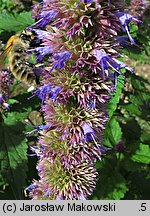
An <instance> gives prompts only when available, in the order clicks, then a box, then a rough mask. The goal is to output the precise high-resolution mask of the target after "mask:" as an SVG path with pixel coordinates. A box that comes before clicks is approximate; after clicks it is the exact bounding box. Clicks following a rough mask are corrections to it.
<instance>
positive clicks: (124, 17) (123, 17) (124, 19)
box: [116, 12, 142, 45]
mask: <svg viewBox="0 0 150 216" xmlns="http://www.w3.org/2000/svg"><path fill="white" fill-rule="evenodd" d="M116 15H117V17H118V18H119V21H120V23H121V25H122V30H123V31H124V32H126V33H127V34H128V37H129V39H130V41H131V44H134V45H136V43H135V42H134V39H133V38H132V36H131V34H130V28H129V26H128V25H129V23H130V21H131V20H133V21H135V22H138V23H142V21H140V20H138V19H136V18H135V17H133V16H132V15H130V14H127V13H124V12H117V13H116Z"/></svg>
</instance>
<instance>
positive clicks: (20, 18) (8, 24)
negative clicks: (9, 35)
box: [0, 12, 34, 33]
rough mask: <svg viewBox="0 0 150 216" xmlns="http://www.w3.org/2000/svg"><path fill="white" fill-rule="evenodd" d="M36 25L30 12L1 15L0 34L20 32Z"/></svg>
mask: <svg viewBox="0 0 150 216" xmlns="http://www.w3.org/2000/svg"><path fill="white" fill-rule="evenodd" d="M32 23H34V20H33V19H32V16H31V13H30V12H22V13H19V14H15V15H13V14H9V13H4V14H3V13H0V33H2V32H4V31H6V32H19V31H22V30H23V29H25V28H26V27H27V26H29V25H31V24H32Z"/></svg>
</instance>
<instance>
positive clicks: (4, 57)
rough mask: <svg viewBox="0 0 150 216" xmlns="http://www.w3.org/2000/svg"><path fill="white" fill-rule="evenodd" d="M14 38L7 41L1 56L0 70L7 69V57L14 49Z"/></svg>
mask: <svg viewBox="0 0 150 216" xmlns="http://www.w3.org/2000/svg"><path fill="white" fill-rule="evenodd" d="M14 38H15V36H14V35H13V36H11V37H10V39H9V40H8V41H7V44H6V48H5V50H4V51H3V52H2V53H1V54H0V69H6V65H7V56H8V53H9V52H10V50H11V48H12V45H13V41H14Z"/></svg>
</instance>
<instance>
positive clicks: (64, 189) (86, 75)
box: [29, 0, 140, 200]
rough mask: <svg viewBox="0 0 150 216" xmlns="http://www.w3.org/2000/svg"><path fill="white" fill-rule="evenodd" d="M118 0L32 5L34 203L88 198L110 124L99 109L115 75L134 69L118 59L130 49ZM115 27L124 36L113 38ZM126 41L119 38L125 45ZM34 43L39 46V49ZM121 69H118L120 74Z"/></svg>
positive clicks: (126, 23) (62, 0)
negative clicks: (37, 110) (37, 72)
mask: <svg viewBox="0 0 150 216" xmlns="http://www.w3.org/2000/svg"><path fill="white" fill-rule="evenodd" d="M123 5H124V4H123V1H121V0H120V1H119V4H118V3H117V2H116V1H105V0H101V1H98V0H80V1H67V0H53V1H48V0H43V2H42V4H39V5H38V6H35V10H33V15H34V16H35V17H36V23H35V24H33V25H32V26H30V27H29V28H30V31H33V32H34V33H35V34H36V36H37V39H36V40H37V41H36V42H37V47H35V48H34V49H32V50H30V51H29V52H33V53H36V55H37V62H41V61H42V69H43V72H42V73H41V76H40V81H41V82H40V86H39V87H38V88H37V89H36V90H35V91H34V92H33V95H34V96H37V97H39V98H40V99H41V100H42V103H41V112H42V113H43V116H44V122H45V123H44V125H50V127H49V128H48V129H46V130H44V131H43V130H40V129H41V127H44V126H41V127H39V128H35V129H38V132H39V134H40V136H39V138H38V141H37V146H38V147H39V148H36V147H35V146H34V147H33V148H32V150H33V151H34V152H35V153H36V154H37V155H38V157H39V161H38V164H37V171H38V174H39V178H40V179H39V180H38V181H33V185H34V186H33V187H31V188H30V187H29V196H30V197H31V198H32V199H47V200H48V199H56V200H69V199H76V200H85V199H88V197H89V195H91V194H92V193H93V190H94V188H95V185H96V177H97V172H96V168H95V161H96V160H101V157H102V156H103V155H105V153H106V151H107V150H108V149H107V148H106V147H104V146H103V145H102V141H103V130H104V129H105V123H106V121H107V120H108V115H107V112H106V108H105V104H106V103H107V102H108V100H109V99H110V98H111V95H112V93H113V92H114V91H115V89H116V87H117V77H118V76H122V77H125V71H126V70H129V71H130V72H132V69H130V68H128V66H127V65H126V64H125V63H123V62H122V61H121V60H120V57H121V54H120V47H121V46H122V47H123V45H124V42H125V41H127V39H128V38H129V40H128V42H129V43H130V42H131V43H132V44H135V42H134V40H133V38H132V36H131V35H130V29H129V23H130V21H134V22H136V23H140V21H139V20H137V19H135V18H134V17H133V16H131V15H129V14H126V13H124V12H123V10H124V8H123ZM121 29H122V30H123V31H124V32H125V33H127V38H123V40H122V38H119V37H120V35H119V33H120V31H121ZM124 39H125V40H124ZM39 43H40V44H39ZM122 69H123V70H122Z"/></svg>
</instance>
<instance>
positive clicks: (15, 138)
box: [0, 113, 28, 199]
mask: <svg viewBox="0 0 150 216" xmlns="http://www.w3.org/2000/svg"><path fill="white" fill-rule="evenodd" d="M23 130H24V125H23V124H22V123H21V122H20V121H19V120H18V119H17V115H16V113H9V114H8V116H7V118H5V119H4V121H3V122H1V124H0V137H1V141H0V167H1V175H2V178H3V179H1V180H4V179H5V181H6V183H8V184H9V186H10V188H11V190H12V194H13V198H14V199H23V188H24V187H25V185H26V172H27V155H26V154H27V147H28V146H27V144H26V142H27V140H26V138H25V137H24V135H23V133H22V131H23Z"/></svg>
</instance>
